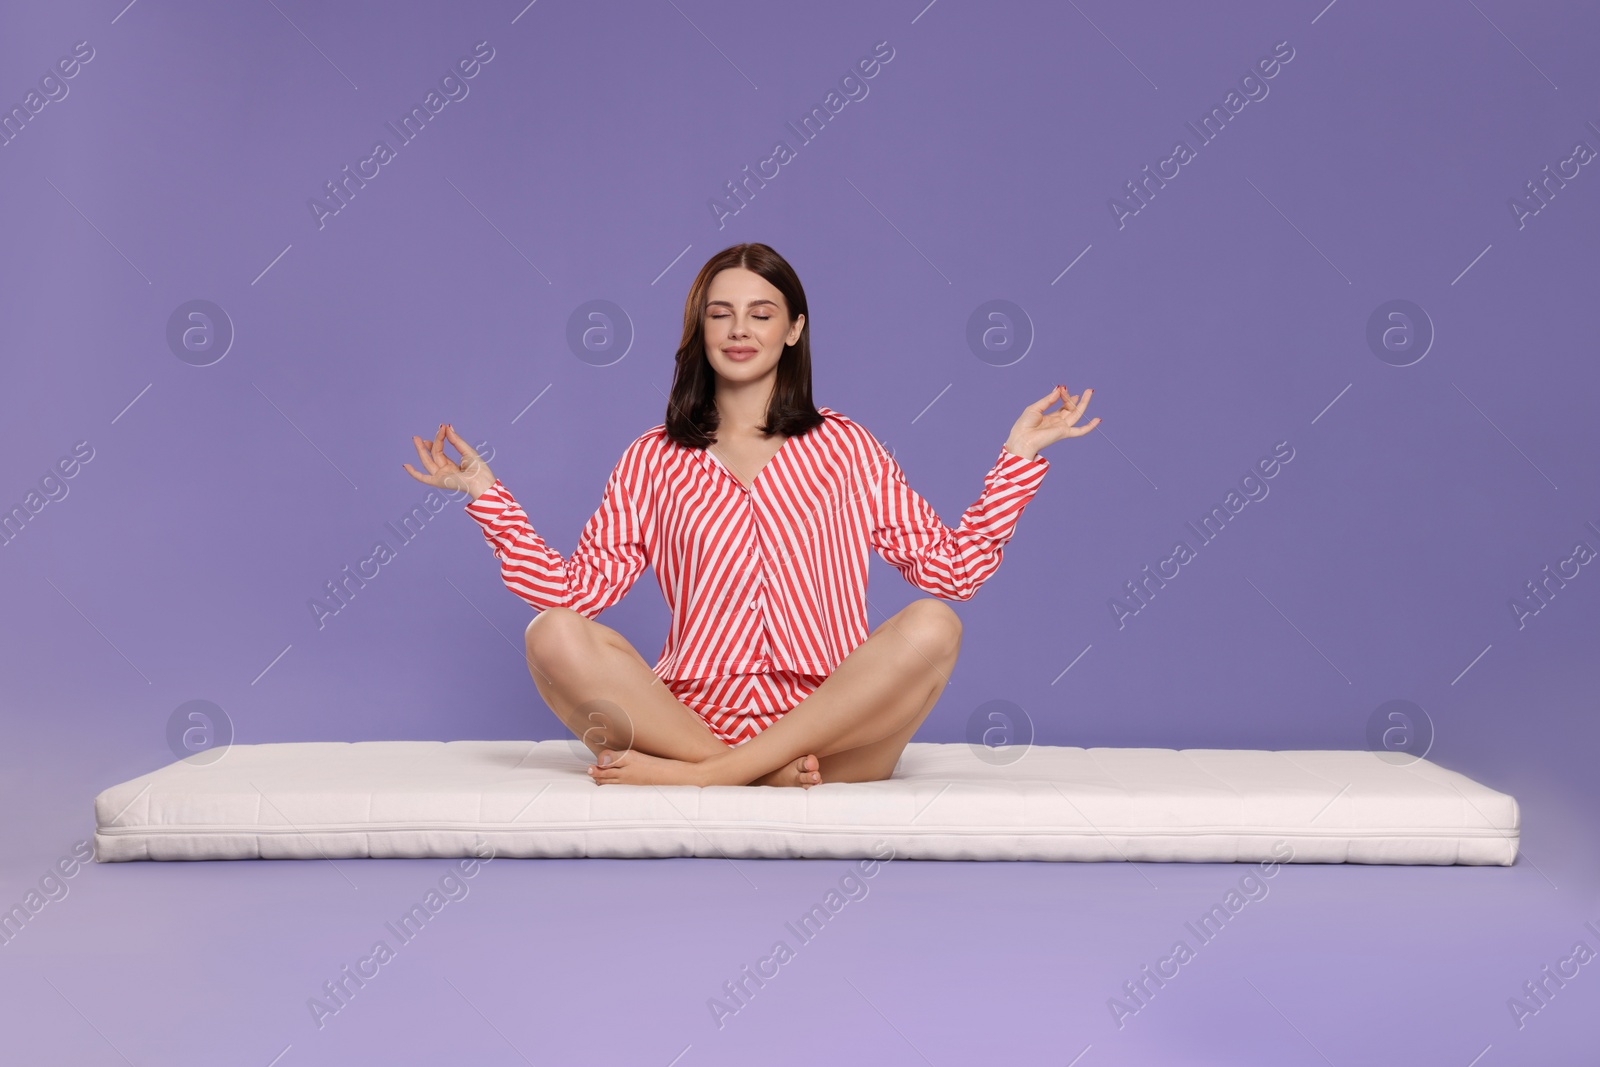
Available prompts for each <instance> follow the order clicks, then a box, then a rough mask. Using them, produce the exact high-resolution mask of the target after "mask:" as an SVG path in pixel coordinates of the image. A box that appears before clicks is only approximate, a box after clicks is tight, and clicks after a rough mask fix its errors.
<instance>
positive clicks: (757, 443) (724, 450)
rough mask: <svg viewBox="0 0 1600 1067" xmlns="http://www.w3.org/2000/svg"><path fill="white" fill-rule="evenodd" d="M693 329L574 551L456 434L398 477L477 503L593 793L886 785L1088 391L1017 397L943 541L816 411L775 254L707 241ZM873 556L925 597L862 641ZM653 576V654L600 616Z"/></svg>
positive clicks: (474, 508)
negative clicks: (968, 614)
mask: <svg viewBox="0 0 1600 1067" xmlns="http://www.w3.org/2000/svg"><path fill="white" fill-rule="evenodd" d="M683 318H684V328H683V340H682V343H681V344H680V346H679V348H678V353H677V364H676V369H675V373H674V376H673V383H672V393H671V396H670V397H669V399H668V403H667V411H666V421H665V422H664V423H662V424H660V425H658V426H654V427H652V428H651V429H649V430H647V431H646V432H645V433H643V434H642V435H640V436H639V437H638V438H636V439H635V440H634V441H633V442H632V443H631V444H630V445H628V447H627V448H626V449H625V450H624V452H623V454H622V458H621V459H620V460H619V461H618V462H617V465H616V467H615V469H614V470H613V471H612V472H611V475H610V477H609V479H608V480H607V482H606V485H605V492H604V496H603V498H602V500H601V503H600V507H599V510H598V511H596V512H595V514H594V516H593V517H592V518H590V519H589V521H588V523H587V524H586V525H585V526H584V528H583V532H582V534H581V535H580V536H579V540H578V545H577V547H576V548H575V549H574V550H573V553H572V555H571V556H570V557H568V558H566V559H563V558H562V556H561V554H560V553H558V552H556V551H555V550H553V549H552V548H550V546H549V545H547V544H546V543H545V542H544V540H543V539H542V538H541V537H540V536H539V535H538V533H536V532H535V531H534V529H533V527H532V525H531V524H530V523H529V521H528V517H527V515H526V514H525V513H524V512H523V510H522V508H521V507H520V506H519V505H518V504H517V501H516V500H515V499H514V498H513V497H512V495H511V492H510V490H508V489H507V488H506V487H505V485H503V484H502V483H501V482H500V481H499V480H498V479H496V478H495V476H494V475H493V474H492V473H491V472H490V470H489V466H488V464H486V463H485V462H484V461H483V458H482V457H481V456H479V455H478V454H477V452H476V451H474V450H473V448H472V446H471V445H469V444H468V443H467V441H466V440H465V439H464V438H463V437H462V436H461V435H460V434H459V433H457V432H456V431H455V428H454V427H453V426H451V425H449V424H441V425H440V427H439V429H438V432H437V434H436V435H435V436H434V437H433V438H432V439H431V440H427V439H424V438H421V437H413V438H412V442H413V443H414V444H415V445H416V449H417V456H418V457H419V459H420V461H421V463H422V468H423V469H422V470H421V471H418V470H416V469H415V468H413V467H412V466H411V465H410V464H409V463H406V464H403V465H402V466H403V467H404V468H405V470H406V471H407V472H408V473H409V474H410V475H411V476H412V477H413V478H415V479H417V480H418V481H420V482H423V483H424V484H426V485H432V486H438V487H440V488H444V489H450V490H454V491H463V492H466V493H467V494H469V495H470V496H471V497H472V500H471V502H470V503H468V504H467V505H466V512H467V514H468V515H470V516H471V517H472V518H473V519H474V520H475V521H476V522H477V523H478V525H479V526H480V527H481V528H482V530H483V536H484V539H485V540H486V541H487V542H488V544H489V547H490V549H492V550H493V552H494V555H495V557H496V558H497V559H498V560H499V561H500V570H501V577H502V578H503V580H504V581H505V584H506V586H507V588H509V589H510V590H511V591H512V592H513V593H515V594H517V595H518V596H519V597H521V598H522V599H523V600H525V601H527V602H528V603H529V604H531V605H533V607H535V608H536V609H538V614H537V615H535V616H534V618H533V621H532V622H530V623H529V624H528V628H527V633H526V642H527V663H528V669H529V672H530V673H531V674H532V676H533V681H534V684H535V685H536V686H537V687H538V690H539V692H540V694H541V695H542V696H543V697H544V699H545V702H546V703H547V704H549V705H550V708H551V710H552V711H554V712H555V714H556V715H557V717H559V718H560V719H561V721H562V722H563V723H565V724H566V726H567V727H568V728H570V729H571V730H572V731H573V733H574V734H576V735H577V736H578V737H579V738H580V739H581V740H582V741H583V743H584V744H585V745H586V746H588V748H589V750H590V751H591V752H593V753H594V755H595V762H594V763H593V764H591V765H590V767H589V774H590V776H591V777H592V778H593V779H594V781H595V782H597V783H599V784H602V785H610V784H615V783H637V784H659V785H700V786H708V785H770V786H802V787H809V786H813V785H816V784H818V783H821V782H868V781H878V780H881V779H885V778H888V777H889V776H890V775H891V774H892V773H893V771H894V768H895V765H896V764H897V763H898V762H899V759H900V755H901V752H902V751H903V750H904V749H905V746H906V743H907V742H908V741H910V740H911V737H912V735H913V734H915V733H916V731H917V727H919V726H920V725H921V724H922V721H923V720H924V719H925V718H926V717H927V715H928V713H929V712H930V711H931V710H932V709H933V706H934V704H935V703H936V702H937V701H938V699H939V694H940V693H941V692H942V691H943V690H944V686H945V683H946V681H947V680H948V679H949V677H950V670H951V668H952V667H953V666H954V665H955V662H956V656H957V654H958V652H959V650H960V646H961V621H960V618H959V617H958V616H957V615H956V613H955V611H954V610H953V609H951V608H950V606H949V605H948V604H946V603H945V601H948V600H967V599H970V598H971V597H972V595H973V594H974V593H976V592H977V591H978V587H979V586H981V585H982V584H983V583H984V582H985V581H986V580H987V579H988V578H989V576H990V575H992V574H993V573H994V572H995V571H996V569H998V568H999V566H1000V559H1001V554H1002V549H1003V547H1004V546H1005V544H1006V542H1007V541H1008V540H1010V538H1011V536H1012V534H1013V533H1014V532H1015V529H1016V525H1017V520H1018V519H1019V518H1020V516H1021V514H1022V510H1023V508H1024V507H1025V506H1026V505H1027V503H1028V501H1029V500H1031V499H1032V498H1033V496H1034V494H1035V493H1036V492H1037V491H1038V489H1039V485H1040V483H1041V482H1042V481H1043V479H1044V475H1045V471H1046V470H1047V469H1048V468H1049V465H1050V464H1049V461H1048V460H1046V459H1045V458H1044V457H1043V456H1041V455H1040V454H1039V451H1040V449H1042V448H1044V447H1045V446H1047V445H1050V444H1052V443H1054V442H1056V441H1059V440H1061V439H1062V438H1064V437H1081V436H1083V435H1084V434H1086V433H1088V432H1089V431H1090V430H1092V429H1094V427H1095V426H1096V425H1098V424H1099V422H1100V420H1099V419H1098V418H1096V419H1092V420H1090V421H1089V422H1088V423H1087V424H1085V425H1083V426H1079V425H1078V420H1079V419H1080V418H1081V417H1082V416H1083V414H1084V410H1085V408H1086V407H1087V406H1088V402H1089V397H1090V396H1091V395H1092V394H1093V392H1094V391H1093V390H1092V389H1085V390H1084V391H1083V392H1082V394H1080V395H1077V396H1074V395H1073V394H1071V393H1069V392H1068V391H1067V387H1066V386H1064V385H1058V386H1056V387H1055V388H1054V389H1052V390H1051V391H1050V392H1049V393H1047V394H1046V395H1045V396H1043V397H1041V398H1040V399H1039V400H1037V401H1035V402H1034V403H1032V404H1029V405H1028V406H1027V407H1026V408H1025V409H1023V412H1022V414H1021V415H1020V416H1019V417H1018V418H1017V421H1016V423H1015V425H1013V426H1012V427H1011V433H1010V436H1009V437H1007V439H1006V441H1005V444H1004V445H1003V446H1002V447H1001V449H1000V455H999V458H998V459H997V460H996V461H995V463H994V466H993V467H992V468H991V469H990V471H989V473H988V474H987V475H985V477H984V484H983V491H982V493H981V495H980V496H979V497H978V499H977V501H976V502H975V503H974V504H973V505H972V506H971V507H970V508H968V509H967V510H966V512H965V513H964V514H963V515H962V517H961V521H960V523H959V524H958V525H957V527H956V528H955V529H954V530H952V529H950V528H949V527H947V526H945V525H944V523H943V522H941V521H940V519H939V516H938V514H937V513H936V512H935V511H934V510H933V507H932V506H931V505H930V504H929V503H928V502H927V501H926V500H924V499H923V498H922V497H921V496H920V495H918V493H917V492H916V491H915V490H913V489H912V488H911V487H910V486H909V485H908V484H907V483H906V479H905V474H904V472H903V471H902V470H901V468H900V466H899V464H898V463H896V462H895V459H894V457H893V456H892V455H890V454H889V452H888V451H887V450H886V449H885V448H884V447H883V445H882V444H880V443H879V442H878V440H877V439H876V438H875V437H874V436H873V435H872V434H871V433H870V432H868V431H867V429H866V428H865V427H863V426H861V425H860V424H859V423H856V422H854V421H852V420H851V419H849V418H847V417H846V416H844V415H842V414H840V413H839V412H837V411H834V410H832V409H831V408H828V407H825V406H824V407H820V408H819V407H814V406H813V404H812V400H811V345H810V333H809V330H808V328H807V322H806V319H807V315H806V298H805V290H804V289H803V288H801V285H800V280H799V278H798V277H797V276H796V275H795V272H794V270H793V269H792V268H791V267H790V266H789V264H788V263H787V262H786V261H785V260H784V259H783V257H782V256H780V255H778V253H777V252H775V251H773V250H772V249H771V248H769V247H768V246H766V245H764V244H741V245H735V246H733V247H731V248H727V249H724V250H723V251H721V252H719V253H717V254H716V255H715V256H713V257H712V258H711V259H710V260H709V261H708V262H707V263H706V265H705V266H704V267H702V268H701V270H700V273H699V275H698V276H696V278H695V280H694V284H693V285H692V286H691V287H690V290H689V295H688V298H687V300H686V301H685V304H684V316H683ZM1058 401H1059V402H1060V406H1059V407H1056V408H1055V409H1054V410H1050V409H1051V407H1052V405H1054V404H1055V403H1057V402H1058ZM446 442H448V443H449V444H450V445H452V446H454V448H455V449H456V450H457V451H458V452H459V453H460V456H461V458H460V460H458V461H457V460H451V459H450V458H449V457H448V456H447V455H446V454H445V444H446ZM869 548H871V549H873V550H875V551H877V552H878V554H879V555H880V556H882V557H883V559H884V560H886V561H887V562H888V563H890V564H891V565H893V566H894V567H895V568H896V569H897V570H899V571H900V573H901V574H903V575H905V577H906V579H907V580H908V581H910V582H911V583H912V584H913V585H915V586H917V587H918V588H920V589H922V590H924V591H926V592H928V593H931V594H932V596H930V597H924V598H921V599H918V600H915V601H913V602H912V603H911V604H909V605H907V606H906V607H905V608H904V609H903V610H901V611H899V612H897V613H895V614H894V615H892V616H890V617H889V618H887V619H885V620H884V621H883V622H882V623H881V624H880V625H879V626H878V627H877V628H876V629H874V630H873V631H872V632H871V633H870V634H869V633H868V632H867V621H866V620H867V596H866V585H867V560H868V549H869ZM647 565H650V566H653V567H654V568H655V571H656V575H657V578H658V580H659V581H660V583H661V591H662V593H663V594H665V596H666V599H667V603H668V605H669V606H670V608H671V612H672V625H671V629H670V631H669V633H668V635H667V639H666V643H665V646H664V648H663V649H662V653H661V656H660V658H659V659H658V660H657V662H656V663H655V664H654V665H653V666H652V665H651V664H649V663H647V662H646V661H645V659H644V657H643V656H641V655H640V654H639V652H637V651H636V650H635V649H634V647H633V646H632V645H631V644H630V643H629V642H628V640H627V639H626V638H624V637H623V636H622V635H621V634H620V633H618V632H617V631H615V630H613V629H611V628H610V627H609V626H606V625H604V624H603V623H600V622H598V621H597V620H596V616H598V615H599V614H600V613H601V612H602V611H604V610H605V609H606V608H608V607H610V606H611V605H613V604H615V603H617V602H618V601H619V600H621V599H622V597H623V596H624V594H626V593H627V591H628V589H629V588H630V587H631V586H632V585H633V583H634V580H635V579H636V578H638V576H639V574H640V573H641V572H642V571H643V570H644V568H645V567H646V566H647Z"/></svg>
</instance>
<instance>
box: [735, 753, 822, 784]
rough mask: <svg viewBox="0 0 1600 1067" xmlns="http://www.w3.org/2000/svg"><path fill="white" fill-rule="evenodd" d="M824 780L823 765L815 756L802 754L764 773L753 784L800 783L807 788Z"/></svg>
mask: <svg viewBox="0 0 1600 1067" xmlns="http://www.w3.org/2000/svg"><path fill="white" fill-rule="evenodd" d="M821 781H822V765H821V764H820V763H818V762H817V757H815V756H801V757H800V758H799V759H797V760H795V761H794V762H793V763H785V764H784V765H783V766H782V767H779V768H778V769H777V770H775V771H773V772H772V773H771V774H765V775H762V776H761V777H760V778H757V779H756V780H755V781H753V782H751V783H750V784H751V785H798V786H801V787H803V788H806V789H810V788H811V787H812V786H814V785H816V784H817V783H819V782H821Z"/></svg>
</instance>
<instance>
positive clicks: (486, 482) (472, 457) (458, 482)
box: [401, 422, 495, 500]
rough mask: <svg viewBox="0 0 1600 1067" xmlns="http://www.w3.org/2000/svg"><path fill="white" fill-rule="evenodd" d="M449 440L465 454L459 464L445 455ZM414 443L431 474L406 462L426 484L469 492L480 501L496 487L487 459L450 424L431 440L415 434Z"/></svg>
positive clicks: (412, 474)
mask: <svg viewBox="0 0 1600 1067" xmlns="http://www.w3.org/2000/svg"><path fill="white" fill-rule="evenodd" d="M447 437H448V438H449V441H450V443H451V444H452V445H455V446H456V451H457V452H460V453H461V461H460V462H459V463H457V462H456V461H454V460H452V459H451V458H450V457H449V456H447V455H445V452H444V443H445V439H446V438H447ZM411 443H412V444H414V445H416V446H417V455H418V456H419V457H420V458H421V460H422V466H423V467H424V468H425V469H426V470H427V472H428V473H427V474H419V473H417V471H416V469H415V468H413V467H412V466H411V464H409V463H402V464H401V466H402V467H404V468H405V469H406V473H407V474H409V475H411V477H413V478H415V479H416V480H417V481H419V482H421V483H422V484H423V485H432V486H436V487H438V488H440V489H448V490H450V491H451V492H453V493H467V494H469V495H470V496H471V497H472V499H474V500H476V499H478V498H479V497H480V496H482V495H483V494H484V493H485V492H487V491H488V489H489V487H490V486H492V485H493V484H494V481H495V478H494V474H493V472H491V471H490V470H489V465H488V464H487V463H485V462H484V461H483V457H482V456H480V455H478V453H477V451H476V450H475V449H474V448H473V447H472V446H471V445H469V444H467V442H466V441H464V440H462V438H461V435H460V434H458V433H456V429H455V427H454V426H451V425H450V424H449V423H444V422H441V423H440V424H439V433H438V435H437V436H436V437H434V439H433V440H431V441H424V440H423V439H422V438H420V437H417V436H415V435H413V436H412V438H411Z"/></svg>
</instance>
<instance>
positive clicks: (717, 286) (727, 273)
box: [705, 267, 806, 382]
mask: <svg viewBox="0 0 1600 1067" xmlns="http://www.w3.org/2000/svg"><path fill="white" fill-rule="evenodd" d="M705 321H706V328H705V342H706V358H707V359H709V360H710V361H711V369H712V370H714V371H716V372H717V376H718V377H720V378H725V379H727V380H728V381H730V382H750V381H757V380H759V379H761V378H762V377H765V376H767V375H771V374H775V373H777V368H778V359H779V357H781V356H782V355H783V349H784V346H785V345H792V344H794V343H795V342H796V341H798V340H799V339H800V331H801V330H803V329H805V325H806V317H805V316H804V315H800V316H797V317H796V318H795V319H794V321H793V322H791V321H790V320H789V308H788V304H787V302H786V301H785V300H784V299H783V294H782V293H780V292H779V291H778V290H777V287H775V286H774V285H773V284H772V283H771V282H769V281H767V280H766V279H765V278H763V277H762V276H761V275H759V274H757V273H756V272H755V271H753V270H746V269H745V268H744V267H729V268H728V269H727V270H721V271H718V272H717V273H716V276H715V277H713V278H712V279H711V285H710V287H709V288H708V289H707V290H706V318H705Z"/></svg>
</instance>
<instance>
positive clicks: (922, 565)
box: [870, 446, 1050, 600]
mask: <svg viewBox="0 0 1600 1067" xmlns="http://www.w3.org/2000/svg"><path fill="white" fill-rule="evenodd" d="M1049 466H1050V461H1049V460H1047V459H1045V458H1044V456H1042V455H1037V456H1035V457H1034V458H1033V459H1031V460H1028V459H1023V458H1022V457H1021V456H1019V455H1016V454H1015V453H1013V452H1012V451H1011V450H1010V449H1008V448H1006V447H1004V446H1001V448H1000V457H999V459H997V460H996V461H995V464H994V466H993V467H992V468H991V469H990V471H989V473H988V474H986V475H985V476H984V480H983V492H982V493H981V494H980V495H979V497H978V499H977V501H975V502H974V503H973V505H972V506H971V507H969V508H968V509H967V510H966V512H965V513H963V514H962V516H961V522H960V523H959V524H958V525H957V526H956V528H955V529H954V530H952V529H950V528H949V527H948V526H946V525H945V524H944V523H943V522H941V521H940V519H939V515H938V513H937V512H935V511H934V509H933V506H932V505H931V504H929V503H928V502H927V501H926V500H924V499H923V498H922V496H921V495H920V494H918V493H917V491H916V490H915V489H912V488H911V486H910V485H908V484H906V477H905V472H904V471H902V470H901V469H900V464H899V463H897V462H896V461H895V459H894V457H893V456H892V455H890V454H889V453H888V452H887V451H883V452H881V453H879V454H878V456H877V457H876V459H875V460H874V462H873V464H872V479H873V485H872V490H873V491H872V492H871V494H870V497H871V499H870V515H871V534H870V536H871V543H872V547H873V548H874V549H876V550H877V552H878V554H879V555H880V556H882V557H883V558H884V560H886V561H887V562H888V563H890V564H892V565H893V566H894V567H895V569H897V570H898V571H899V572H900V573H901V574H903V575H905V577H906V580H907V581H909V582H910V583H911V584H912V585H915V586H917V587H918V588H919V589H922V590H924V591H926V592H929V593H932V594H933V595H935V596H937V597H941V598H943V599H945V600H970V599H971V598H972V596H973V594H974V593H976V592H977V591H978V587H979V586H981V585H982V584H983V583H984V582H985V581H987V580H988V578H989V576H990V575H992V574H993V573H994V572H995V571H996V570H997V569H999V567H1000V559H1001V555H1002V549H1003V548H1004V546H1005V543H1006V542H1007V541H1009V540H1010V539H1011V536H1012V534H1014V533H1015V532H1016V528H1017V520H1018V519H1019V518H1021V516H1022V509H1023V508H1024V507H1025V506H1026V505H1027V503H1028V501H1029V500H1031V499H1033V496H1034V494H1035V493H1037V492H1038V490H1039V485H1040V483H1041V482H1042V481H1043V480H1044V475H1045V471H1046V470H1047V469H1049Z"/></svg>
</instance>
